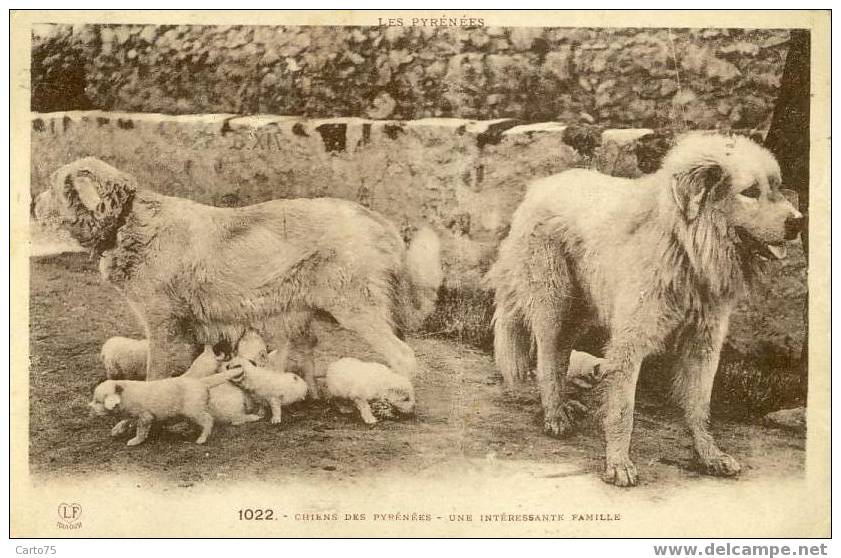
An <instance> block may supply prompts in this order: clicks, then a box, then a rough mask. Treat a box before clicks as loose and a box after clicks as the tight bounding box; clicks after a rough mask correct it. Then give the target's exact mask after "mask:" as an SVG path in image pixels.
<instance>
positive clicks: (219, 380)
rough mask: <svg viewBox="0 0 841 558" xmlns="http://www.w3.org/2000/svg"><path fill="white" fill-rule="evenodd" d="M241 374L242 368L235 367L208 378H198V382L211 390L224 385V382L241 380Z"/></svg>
mask: <svg viewBox="0 0 841 558" xmlns="http://www.w3.org/2000/svg"><path fill="white" fill-rule="evenodd" d="M243 374H244V372H243V370H242V366H236V367H232V368H231V369H230V370H225V371H224V372H218V373H216V374H212V375H210V376H205V377H204V378H200V379H199V380H200V381H201V382H202V383H203V384H204V385H206V386H207V387H208V388H212V387H216V386H218V385H221V384H224V383H225V382H230V381H234V382H236V381H237V380H240V379H241V378H242V375H243Z"/></svg>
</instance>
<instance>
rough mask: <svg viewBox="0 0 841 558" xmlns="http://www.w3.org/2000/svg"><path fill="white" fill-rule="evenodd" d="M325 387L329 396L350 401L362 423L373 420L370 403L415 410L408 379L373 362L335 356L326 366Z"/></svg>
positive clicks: (412, 393) (405, 413)
mask: <svg viewBox="0 0 841 558" xmlns="http://www.w3.org/2000/svg"><path fill="white" fill-rule="evenodd" d="M325 388H326V391H327V392H328V393H329V394H330V396H331V397H333V398H335V399H339V400H349V401H351V402H353V404H354V405H356V408H357V409H358V410H359V413H360V414H361V415H362V420H363V421H365V423H366V424H374V423H376V422H377V418H376V417H375V416H374V414H373V413H372V412H371V404H372V403H374V404H375V405H377V406H383V405H384V404H385V405H386V406H387V407H388V408H390V409H394V410H396V411H397V412H398V413H401V414H404V415H409V414H412V413H414V411H415V390H414V388H413V387H412V383H411V382H410V381H409V379H408V378H406V377H404V376H401V375H399V374H396V373H394V372H393V371H392V370H391V369H390V368H389V367H387V366H385V365H383V364H378V363H376V362H363V361H361V360H358V359H355V358H342V359H339V360H337V361H336V362H334V363H332V364H330V366H328V367H327V376H326V381H325Z"/></svg>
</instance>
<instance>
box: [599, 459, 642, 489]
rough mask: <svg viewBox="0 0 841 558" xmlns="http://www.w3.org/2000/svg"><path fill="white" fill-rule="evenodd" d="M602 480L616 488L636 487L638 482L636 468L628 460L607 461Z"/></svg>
mask: <svg viewBox="0 0 841 558" xmlns="http://www.w3.org/2000/svg"><path fill="white" fill-rule="evenodd" d="M602 480H603V481H604V482H606V483H608V484H613V485H616V486H636V485H637V482H638V480H639V476H638V475H637V466H636V465H634V463H633V461H631V460H630V459H628V458H627V457H626V458H623V459H617V460H610V459H609V460H607V463H606V464H605V468H604V475H602Z"/></svg>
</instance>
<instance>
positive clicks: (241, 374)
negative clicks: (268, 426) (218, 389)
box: [225, 356, 307, 424]
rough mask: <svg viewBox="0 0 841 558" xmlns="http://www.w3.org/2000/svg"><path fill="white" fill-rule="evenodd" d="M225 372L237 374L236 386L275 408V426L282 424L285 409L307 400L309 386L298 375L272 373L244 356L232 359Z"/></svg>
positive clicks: (235, 375) (273, 418)
mask: <svg viewBox="0 0 841 558" xmlns="http://www.w3.org/2000/svg"><path fill="white" fill-rule="evenodd" d="M225 370H226V372H227V373H232V374H233V375H232V378H231V381H232V382H234V383H235V384H236V385H238V386H240V387H242V389H244V390H245V391H247V392H248V393H249V394H250V395H251V396H252V397H254V398H255V399H257V401H258V402H260V403H264V404H266V405H268V406H269V407H270V408H271V411H272V417H271V423H272V424H280V421H281V416H282V407H283V405H289V404H291V403H295V402H297V401H303V400H304V399H305V398H306V397H307V383H306V382H305V381H304V380H303V379H302V378H301V377H300V376H298V375H297V374H290V373H288V372H276V371H274V370H269V369H268V368H263V367H261V366H257V365H256V364H255V363H254V362H253V361H250V360H248V359H246V358H243V357H240V356H236V357H234V358H232V359H231V361H230V362H228V363H227V364H226V365H225Z"/></svg>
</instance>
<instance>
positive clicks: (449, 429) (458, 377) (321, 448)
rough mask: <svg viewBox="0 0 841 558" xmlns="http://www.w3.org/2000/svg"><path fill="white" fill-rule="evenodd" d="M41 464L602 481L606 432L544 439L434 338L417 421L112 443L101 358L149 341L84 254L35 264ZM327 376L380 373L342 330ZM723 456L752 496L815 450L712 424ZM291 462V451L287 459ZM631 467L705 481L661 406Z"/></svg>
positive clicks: (519, 404) (147, 471)
mask: <svg viewBox="0 0 841 558" xmlns="http://www.w3.org/2000/svg"><path fill="white" fill-rule="evenodd" d="M30 311H31V316H30V323H31V325H30V353H31V370H30V396H29V401H30V414H29V416H30V425H29V428H30V465H31V470H32V472H33V473H34V474H35V476H36V478H38V477H41V478H45V479H46V478H53V477H59V478H61V477H64V476H72V477H75V478H84V477H86V476H87V477H94V476H99V475H102V474H109V473H115V472H131V473H135V474H139V475H142V476H150V475H151V476H152V477H154V478H156V479H157V482H158V483H161V484H163V485H166V486H169V487H171V488H172V489H176V490H177V487H191V486H194V485H206V484H210V483H216V482H227V481H229V480H241V479H260V480H261V481H269V482H272V481H275V480H278V481H280V480H283V479H289V478H292V477H294V478H295V479H297V480H302V479H304V480H306V479H311V480H315V481H320V480H351V479H360V478H367V477H370V476H372V475H378V474H385V473H388V474H389V475H392V476H393V475H397V476H398V477H400V476H402V475H405V476H406V478H409V477H410V476H415V475H421V474H424V472H429V471H433V470H434V471H442V470H447V468H448V467H449V466H450V465H452V466H453V467H457V466H460V465H459V464H460V463H463V462H464V460H465V458H467V459H468V460H470V459H473V460H475V459H481V460H483V461H489V460H498V461H503V460H509V461H511V462H520V463H530V464H535V465H538V466H540V467H541V470H544V471H549V472H548V473H546V474H547V475H548V476H550V477H551V476H553V473H552V471H553V467H557V471H559V472H558V473H557V474H556V475H554V476H557V477H563V476H584V475H590V476H596V475H598V474H599V473H600V470H601V466H602V446H601V441H600V438H599V435H598V429H597V428H596V425H595V424H587V425H584V427H583V429H582V431H581V432H580V433H578V434H575V435H573V436H572V437H570V438H568V439H565V440H554V439H551V438H549V437H546V436H544V435H543V434H542V432H541V418H540V405H539V400H538V395H537V390H536V388H535V386H528V387H527V388H525V389H523V390H522V391H520V392H518V393H516V394H510V393H505V392H504V391H503V389H502V381H501V377H500V376H499V375H498V374H497V372H496V369H495V367H494V365H493V360H492V358H491V356H490V355H488V354H486V353H483V352H480V351H477V350H475V349H472V348H470V347H466V346H463V345H460V344H458V343H455V342H453V341H448V340H441V339H437V338H425V337H421V336H415V337H412V338H410V339H409V344H410V345H411V346H412V347H413V348H414V349H415V351H416V352H417V355H418V358H419V360H420V363H421V372H420V373H419V376H418V377H417V379H416V384H415V385H416V389H417V399H418V410H417V416H416V417H414V418H412V419H409V420H405V421H399V422H397V421H385V422H380V423H379V424H377V425H375V426H373V427H369V426H366V425H365V424H363V423H362V422H361V421H360V420H359V419H358V417H356V416H345V415H341V414H339V413H338V412H336V411H335V410H334V409H333V408H332V407H331V406H330V405H329V404H326V403H309V404H298V405H296V406H292V407H290V410H289V412H288V413H287V412H285V413H284V422H283V425H282V426H280V427H277V426H273V425H270V424H268V423H267V422H258V423H253V424H250V425H244V426H239V427H232V426H229V427H225V426H220V427H217V428H216V429H215V430H214V433H213V435H212V436H211V438H210V440H209V442H208V443H207V444H206V445H204V446H198V445H196V444H194V443H192V441H193V439H194V437H195V433H194V432H193V431H192V430H190V429H189V428H187V427H186V426H184V425H174V426H171V427H168V428H162V429H160V430H158V431H157V432H156V433H155V434H153V436H152V437H150V439H149V440H148V441H147V442H146V443H145V444H143V445H141V446H139V447H134V448H129V447H126V445H125V439H122V440H117V439H112V438H110V437H109V435H108V431H109V429H110V427H111V426H112V425H113V423H114V419H111V418H100V417H92V416H90V415H89V413H88V409H87V407H86V405H87V403H88V401H89V399H90V395H91V392H92V389H93V387H94V385H95V384H96V383H97V382H98V381H100V380H101V379H102V378H103V375H104V373H103V370H102V366H101V364H100V362H99V357H98V355H99V350H100V347H101V345H102V343H103V342H104V341H105V340H106V339H107V338H108V337H110V336H113V335H125V336H133V337H139V336H140V332H139V329H138V327H137V324H136V323H135V320H134V318H133V316H132V315H131V314H130V312H129V310H128V309H127V308H126V307H125V306H124V305H122V304H121V301H120V300H119V298H118V296H117V294H116V292H114V291H113V290H112V289H111V288H110V287H108V286H107V285H105V284H103V283H102V282H101V280H100V278H99V275H98V273H97V271H96V262H92V261H89V260H88V257H87V254H79V253H76V254H62V255H54V256H42V257H38V258H33V259H32V261H31V301H30ZM318 335H319V338H320V340H321V342H320V344H319V347H318V352H317V365H318V366H321V367H323V366H326V365H327V364H328V363H329V362H330V361H331V360H334V359H336V358H338V357H341V356H357V357H359V358H367V359H372V360H375V359H376V357H375V355H373V354H371V353H370V352H368V351H367V347H365V346H364V344H363V343H362V342H361V341H359V340H357V339H356V338H354V337H353V336H352V335H351V334H349V333H347V332H344V331H341V330H339V329H337V328H335V327H333V326H323V327H321V329H320V330H319V331H318ZM713 431H714V432H715V434H716V436H717V438H718V440H719V442H720V445H721V447H722V448H723V449H724V450H725V451H728V452H730V453H731V454H733V455H734V456H736V457H737V458H738V459H739V460H740V461H741V463H742V464H743V469H744V473H743V475H742V476H741V477H740V479H739V480H736V481H733V480H720V481H716V482H721V483H733V482H735V483H750V482H751V481H752V480H756V479H762V480H763V481H767V480H773V479H776V478H784V477H785V478H791V477H792V476H795V477H797V476H800V475H802V472H803V467H804V455H805V438H804V436H803V435H800V434H795V433H792V432H787V431H781V430H774V429H769V428H765V427H763V426H761V425H760V424H759V423H758V422H756V423H748V422H733V421H730V420H725V419H724V418H722V417H718V418H716V417H713ZM290 449H293V451H290ZM632 458H633V459H635V461H636V463H637V465H638V467H639V469H640V477H641V484H642V488H641V489H638V490H642V491H646V490H653V487H654V486H655V485H657V486H679V485H687V484H691V483H693V482H697V478H698V477H699V476H700V475H699V473H698V472H697V470H696V469H695V466H694V463H693V460H692V450H691V441H690V438H689V436H688V435H687V433H686V432H685V431H684V429H683V428H682V426H681V423H680V420H679V416H678V414H677V412H676V411H674V410H673V409H672V407H671V406H670V405H668V404H666V403H665V401H664V398H663V397H661V396H660V395H659V394H655V393H641V394H640V395H639V397H638V405H637V413H636V427H635V432H634V438H633V444H632Z"/></svg>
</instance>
